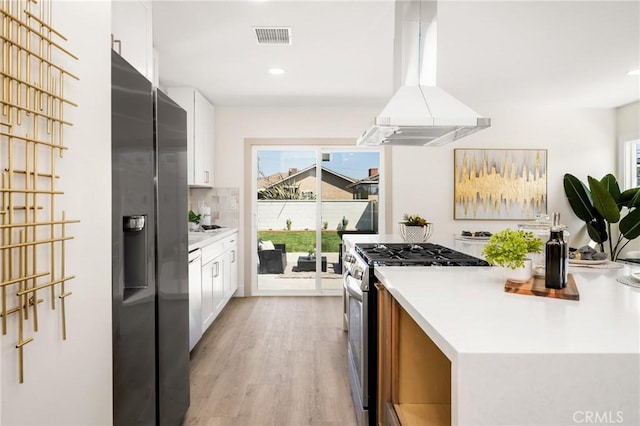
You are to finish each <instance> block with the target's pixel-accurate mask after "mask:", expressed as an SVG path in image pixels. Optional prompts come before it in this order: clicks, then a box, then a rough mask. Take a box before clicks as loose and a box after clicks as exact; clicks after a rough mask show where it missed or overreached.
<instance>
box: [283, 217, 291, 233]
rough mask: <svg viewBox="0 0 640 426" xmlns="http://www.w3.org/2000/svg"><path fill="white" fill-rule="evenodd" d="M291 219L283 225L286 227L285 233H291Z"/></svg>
mask: <svg viewBox="0 0 640 426" xmlns="http://www.w3.org/2000/svg"><path fill="white" fill-rule="evenodd" d="M291 223H292V222H291V219H287V220H286V222H285V225H286V226H287V231H291Z"/></svg>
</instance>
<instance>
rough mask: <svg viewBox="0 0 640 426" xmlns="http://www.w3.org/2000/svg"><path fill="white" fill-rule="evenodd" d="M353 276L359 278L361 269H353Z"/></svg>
mask: <svg viewBox="0 0 640 426" xmlns="http://www.w3.org/2000/svg"><path fill="white" fill-rule="evenodd" d="M353 278H355V279H356V280H361V279H362V271H361V270H360V269H356V270H355V271H353Z"/></svg>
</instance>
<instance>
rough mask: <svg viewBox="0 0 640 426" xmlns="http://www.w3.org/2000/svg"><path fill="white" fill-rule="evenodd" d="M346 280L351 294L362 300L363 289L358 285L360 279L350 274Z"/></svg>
mask: <svg viewBox="0 0 640 426" xmlns="http://www.w3.org/2000/svg"><path fill="white" fill-rule="evenodd" d="M346 280H347V283H346V284H347V291H348V292H349V295H350V296H351V297H354V298H356V299H357V300H359V301H360V302H362V301H363V300H362V290H361V289H360V286H358V281H357V280H356V279H355V278H353V277H352V276H351V275H350V274H347V275H346Z"/></svg>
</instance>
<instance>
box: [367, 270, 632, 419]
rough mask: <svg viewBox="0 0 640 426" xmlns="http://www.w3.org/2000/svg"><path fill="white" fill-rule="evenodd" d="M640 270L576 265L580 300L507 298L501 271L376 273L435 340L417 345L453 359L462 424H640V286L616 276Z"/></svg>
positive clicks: (454, 398)
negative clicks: (630, 285) (627, 283)
mask: <svg viewBox="0 0 640 426" xmlns="http://www.w3.org/2000/svg"><path fill="white" fill-rule="evenodd" d="M639 270H640V268H638V267H633V266H629V265H625V266H624V267H623V268H620V269H613V270H598V269H587V268H578V267H571V268H570V273H572V274H573V275H574V278H575V281H576V283H577V286H578V289H579V292H580V301H571V300H560V299H551V298H545V297H537V296H528V295H520V294H512V293H505V292H504V283H505V280H504V277H503V275H502V271H501V270H500V269H499V268H486V267H485V268H481V267H466V268H450V267H449V268H447V267H409V268H407V267H376V268H375V275H376V277H377V278H378V279H379V280H380V282H381V284H382V285H383V286H384V288H385V289H386V291H387V292H388V294H389V295H390V296H391V297H392V298H393V301H394V303H397V305H399V307H400V308H401V309H399V310H400V311H403V312H404V313H406V314H407V315H408V316H410V318H411V319H412V320H413V321H414V322H415V324H417V327H419V329H420V330H421V331H422V332H424V335H426V336H427V337H428V338H425V339H424V340H425V341H429V343H428V344H425V345H422V346H420V345H418V346H417V348H429V347H430V346H433V347H434V348H435V351H436V352H441V354H442V355H443V356H442V357H441V358H442V359H445V357H446V359H448V361H450V376H449V375H445V377H446V380H450V402H449V403H450V422H451V423H452V424H467V425H499V424H502V425H514V424H518V425H523V424H536V425H568V424H607V423H608V424H629V425H637V424H640V407H639V401H640V289H638V288H632V287H628V286H626V285H624V284H621V283H619V282H617V281H616V277H617V276H619V275H629V274H630V273H631V272H637V271H639ZM413 321H412V322H413ZM417 327H416V329H417ZM401 337H402V336H401ZM431 342H433V344H431ZM434 345H435V346H434ZM400 347H403V346H400ZM404 347H407V346H404ZM408 347H409V348H411V347H414V348H415V347H416V346H408ZM429 350H431V349H429ZM414 351H418V350H414ZM414 355H415V354H414ZM413 358H415V356H413ZM432 359H434V358H433V357H432V356H431V355H429V356H425V362H427V363H428V362H432ZM438 362H439V361H438ZM447 364H448V363H447ZM414 365H415V364H414ZM439 368H440V367H439ZM447 368H448V367H447ZM432 371H433V370H432ZM416 373H417V371H416ZM449 377H450V378H449ZM400 380H402V378H400ZM411 380H414V381H415V380H416V378H415V377H413V378H411ZM425 380H429V377H425ZM447 385H449V383H447ZM445 389H446V392H449V390H448V387H445ZM414 402H415V401H414ZM413 405H414V406H415V405H416V404H413ZM434 406H435V405H434ZM446 410H447V411H448V410H449V408H448V407H446ZM447 422H448V419H447Z"/></svg>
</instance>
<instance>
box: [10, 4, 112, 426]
mask: <svg viewBox="0 0 640 426" xmlns="http://www.w3.org/2000/svg"><path fill="white" fill-rule="evenodd" d="M110 22H111V10H110V3H109V2H78V1H54V4H53V23H54V26H55V27H56V28H57V29H58V30H59V31H60V32H61V33H63V34H64V35H66V36H67V37H68V39H69V42H68V43H65V47H66V48H68V50H70V51H71V52H74V53H75V54H77V56H79V58H80V60H79V61H77V62H75V63H70V64H69V70H70V71H72V72H74V73H75V74H76V75H78V76H79V77H80V81H79V82H75V81H71V80H66V81H65V92H66V95H67V97H68V98H69V99H71V100H73V101H75V102H77V103H78V104H79V107H78V108H75V109H73V108H69V107H67V108H66V109H65V115H64V118H65V120H69V121H71V122H73V123H74V126H73V127H72V128H67V129H66V130H65V144H66V145H67V146H69V148H70V149H69V150H68V151H67V152H66V153H65V155H64V158H62V159H58V162H57V166H56V171H57V173H58V174H59V175H60V176H61V179H60V181H59V187H60V188H62V190H63V191H64V192H65V195H63V196H61V197H59V198H58V199H57V201H56V203H57V204H56V206H57V208H56V210H58V209H59V210H62V209H66V211H67V216H68V217H69V218H73V219H80V220H81V222H80V223H79V224H74V225H69V226H68V234H70V235H73V236H75V239H74V240H71V241H70V242H68V243H67V256H66V257H67V261H66V271H67V273H68V274H71V275H75V276H76V278H75V279H74V280H71V281H69V282H68V284H67V290H68V291H71V292H72V293H73V294H72V295H71V296H69V297H68V298H67V333H68V337H67V340H66V341H64V342H63V341H62V340H61V339H60V309H59V305H58V309H56V310H55V311H51V310H50V309H49V308H48V307H46V305H47V303H44V304H41V305H40V306H42V308H40V309H39V315H40V317H39V318H40V331H38V332H37V333H29V334H33V336H34V341H33V342H31V343H29V344H27V345H26V346H25V348H24V355H25V366H24V370H25V382H24V383H23V384H18V381H17V350H16V349H15V347H14V345H15V340H16V335H15V327H16V326H15V323H14V320H13V319H11V321H10V322H11V323H12V324H11V326H10V327H9V331H10V332H9V334H7V335H6V336H0V342H1V344H2V351H1V359H0V363H1V369H0V372H1V373H0V374H1V376H2V377H1V391H2V393H1V403H0V408H1V414H0V423H1V424H2V425H72V424H73V425H105V424H111V423H112V414H111V393H112V387H111V373H112V367H111V262H110V259H111V201H110V199H111V197H110V194H111V171H110V170H111V161H110V158H111V154H110V143H111V125H110V116H111V104H110V88H111V77H110V76H111V68H110V64H111V58H110V49H109V46H110V39H109V35H110ZM48 300H49V299H48V297H47V301H48ZM58 303H59V302H58Z"/></svg>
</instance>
